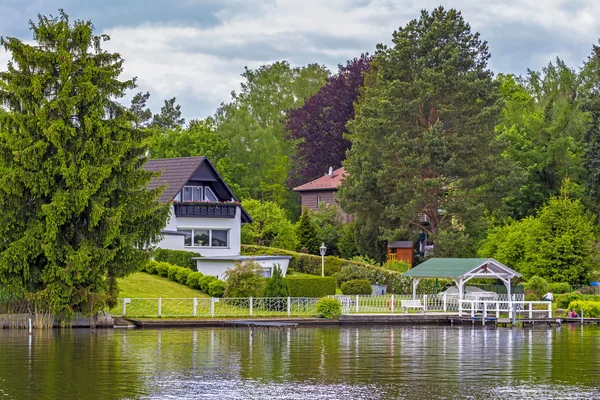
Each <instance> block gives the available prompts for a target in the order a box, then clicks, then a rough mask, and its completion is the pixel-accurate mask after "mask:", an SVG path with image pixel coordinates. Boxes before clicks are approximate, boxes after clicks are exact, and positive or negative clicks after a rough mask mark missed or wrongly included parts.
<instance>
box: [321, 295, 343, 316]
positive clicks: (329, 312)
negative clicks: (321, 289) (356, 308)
mask: <svg viewBox="0 0 600 400" xmlns="http://www.w3.org/2000/svg"><path fill="white" fill-rule="evenodd" d="M317 315H318V316H319V317H321V318H329V319H333V318H336V317H339V316H340V315H342V304H341V303H340V301H339V300H338V299H332V298H330V297H323V298H322V299H320V300H319V301H317Z"/></svg>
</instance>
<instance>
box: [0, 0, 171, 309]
mask: <svg viewBox="0 0 600 400" xmlns="http://www.w3.org/2000/svg"><path fill="white" fill-rule="evenodd" d="M30 26H31V30H32V32H33V40H34V41H35V44H33V45H30V44H26V43H23V42H22V41H21V40H19V39H16V38H12V37H9V38H1V39H0V44H2V46H4V48H5V49H6V51H7V52H8V53H9V54H10V55H11V57H12V61H11V62H10V63H9V64H8V70H7V71H5V72H1V73H0V103H1V104H2V106H3V107H4V108H5V109H6V111H7V112H4V113H2V114H1V115H0V164H1V168H2V169H3V170H4V173H3V174H2V176H0V204H2V207H3V210H2V213H1V214H0V236H1V237H2V238H3V240H2V241H0V283H1V284H3V285H6V286H10V287H11V288H13V290H14V291H18V292H19V294H21V295H23V296H26V297H28V298H30V299H31V300H33V301H34V303H35V305H36V306H37V307H38V309H39V308H42V309H46V310H48V311H50V312H52V313H54V314H59V315H64V316H66V317H69V316H70V315H72V313H73V312H77V311H81V312H84V313H93V312H95V311H97V310H99V309H101V308H102V307H104V306H105V304H106V303H109V304H111V303H114V300H115V299H116V296H117V294H118V285H117V281H116V278H118V277H122V276H125V275H127V274H129V273H132V272H134V271H136V270H137V269H138V268H139V266H140V265H141V264H142V263H143V262H144V261H145V260H146V258H147V253H146V252H145V251H143V250H141V247H143V246H144V245H145V244H147V243H149V242H150V241H153V240H155V239H156V238H157V236H158V235H159V233H160V229H161V228H162V226H163V225H164V222H165V218H166V216H167V215H168V214H167V213H168V210H167V208H166V207H165V206H163V205H161V204H160V203H158V202H157V196H158V192H157V191H147V190H146V186H147V184H148V182H149V181H150V179H151V178H152V174H151V173H149V172H146V171H144V170H143V169H142V165H143V163H144V162H145V161H146V158H145V153H146V149H147V145H146V142H147V140H148V137H147V135H149V134H150V132H148V130H140V129H136V128H135V127H134V123H133V122H134V121H135V118H134V115H133V114H132V113H131V112H129V111H127V110H126V109H125V108H124V107H122V106H120V105H119V104H118V103H117V102H116V101H115V100H116V99H119V98H121V97H123V95H124V93H125V91H126V90H127V89H132V88H134V87H135V82H134V80H125V81H120V80H119V75H120V73H121V72H122V69H123V60H122V59H121V57H120V56H119V54H116V53H109V52H106V51H104V50H103V49H102V47H101V44H102V42H104V41H106V40H108V39H109V38H108V37H107V36H105V35H101V36H97V35H94V34H93V26H92V24H91V22H89V21H87V22H86V21H75V22H74V23H73V24H71V23H70V22H69V18H68V16H67V15H66V14H65V13H64V12H63V11H62V10H61V11H60V15H59V16H58V17H52V16H50V17H46V16H41V15H40V16H38V21H37V23H36V22H33V21H30Z"/></svg>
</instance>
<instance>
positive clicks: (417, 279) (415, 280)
mask: <svg viewBox="0 0 600 400" xmlns="http://www.w3.org/2000/svg"><path fill="white" fill-rule="evenodd" d="M419 282H421V278H413V300H416V299H417V286H419Z"/></svg>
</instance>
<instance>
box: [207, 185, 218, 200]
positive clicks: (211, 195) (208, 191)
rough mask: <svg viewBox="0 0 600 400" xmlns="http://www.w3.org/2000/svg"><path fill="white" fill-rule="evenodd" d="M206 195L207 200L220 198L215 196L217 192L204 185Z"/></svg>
mask: <svg viewBox="0 0 600 400" xmlns="http://www.w3.org/2000/svg"><path fill="white" fill-rule="evenodd" d="M204 197H205V198H206V200H207V201H212V202H217V201H219V199H218V198H217V196H215V193H214V192H213V191H212V189H211V188H209V187H208V186H205V187H204Z"/></svg>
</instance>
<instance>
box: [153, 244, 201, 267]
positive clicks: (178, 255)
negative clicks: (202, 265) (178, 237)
mask: <svg viewBox="0 0 600 400" xmlns="http://www.w3.org/2000/svg"><path fill="white" fill-rule="evenodd" d="M153 256H154V259H155V260H156V261H159V262H166V263H169V264H173V265H178V266H180V267H184V268H189V269H191V270H193V271H195V270H196V264H197V263H196V261H195V260H192V257H198V253H194V252H193V251H184V250H169V249H161V248H158V249H155V250H154V253H153Z"/></svg>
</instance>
